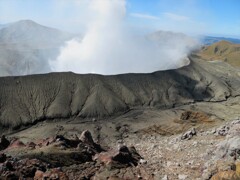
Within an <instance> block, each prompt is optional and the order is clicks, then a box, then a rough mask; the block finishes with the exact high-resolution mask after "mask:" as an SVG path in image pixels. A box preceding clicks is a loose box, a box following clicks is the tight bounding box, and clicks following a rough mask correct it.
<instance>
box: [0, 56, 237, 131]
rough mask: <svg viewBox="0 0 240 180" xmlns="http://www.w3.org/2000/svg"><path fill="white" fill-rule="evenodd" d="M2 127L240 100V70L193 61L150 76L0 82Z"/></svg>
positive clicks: (70, 76) (68, 75)
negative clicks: (144, 109)
mask: <svg viewBox="0 0 240 180" xmlns="http://www.w3.org/2000/svg"><path fill="white" fill-rule="evenodd" d="M0 84H1V88H0V124H1V126H2V127H10V128H16V127H19V126H22V125H28V124H31V123H35V122H37V121H39V120H44V119H59V118H70V117H74V116H77V117H83V118H85V117H90V118H95V117H97V118H99V117H109V116H112V115H116V114H118V113H123V112H125V111H128V110H129V109H131V108H135V107H156V108H160V109H161V108H167V107H173V106H176V105H183V104H187V103H191V102H194V101H224V100H226V98H228V97H229V96H237V95H240V78H239V70H237V69H234V68H232V67H230V66H228V65H227V64H225V63H215V64H214V63H211V65H210V64H209V62H203V61H201V60H199V59H194V58H191V63H190V65H188V66H186V67H183V68H180V69H177V70H168V71H159V72H154V73H151V74H122V75H114V76H102V75H94V74H86V75H80V74H74V73H70V72H66V73H50V74H42V75H30V76H20V77H2V78H0Z"/></svg>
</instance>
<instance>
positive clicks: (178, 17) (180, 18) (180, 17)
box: [163, 12, 190, 21]
mask: <svg viewBox="0 0 240 180" xmlns="http://www.w3.org/2000/svg"><path fill="white" fill-rule="evenodd" d="M163 15H164V16H165V17H167V18H169V19H171V20H174V21H188V20H190V17H188V16H183V15H179V14H174V13H170V12H165V13H163Z"/></svg>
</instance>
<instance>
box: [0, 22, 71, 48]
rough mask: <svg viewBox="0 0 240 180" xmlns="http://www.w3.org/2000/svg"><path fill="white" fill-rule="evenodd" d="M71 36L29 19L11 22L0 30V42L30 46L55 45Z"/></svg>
mask: <svg viewBox="0 0 240 180" xmlns="http://www.w3.org/2000/svg"><path fill="white" fill-rule="evenodd" d="M71 37H72V35H71V34H69V33H65V32H61V31H59V30H57V29H54V28H49V27H46V26H42V25H40V24H37V23H35V22H34V21H31V20H22V21H18V22H16V23H11V24H10V25H8V26H7V27H3V28H2V29H1V30H0V43H1V44H26V45H29V46H31V47H38V46H40V45H47V46H49V44H50V45H56V44H58V43H62V42H63V41H66V40H68V39H70V38H71Z"/></svg>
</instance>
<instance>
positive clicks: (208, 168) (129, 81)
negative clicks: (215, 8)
mask: <svg viewBox="0 0 240 180" xmlns="http://www.w3.org/2000/svg"><path fill="white" fill-rule="evenodd" d="M189 58H190V64H189V65H187V66H185V67H182V68H180V69H176V70H167V71H159V72H154V73H150V74H122V75H113V76H103V75H95V74H85V75H80V74H74V73H70V72H69V73H67V72H66V73H50V74H42V75H29V76H19V77H17V76H16V77H1V78H0V83H1V89H0V99H1V100H0V102H1V106H0V115H1V116H0V124H1V134H2V135H5V136H2V138H1V141H0V148H1V155H0V167H1V168H0V171H1V178H7V179H18V178H23V179H24V178H30V179H33V178H34V179H42V178H47V179H54V178H55V179H210V178H212V179H214V178H215V179H216V178H217V179H219V178H222V177H225V176H227V177H229V178H228V179H233V178H234V177H236V178H235V179H239V175H238V173H239V172H238V171H239V164H238V163H237V160H238V158H239V154H238V153H239V149H240V147H239V138H240V137H239V128H238V124H239V117H240V114H239V112H240V111H239V109H240V104H239V100H240V99H239V98H240V96H239V95H240V78H239V77H240V70H239V69H237V68H234V67H232V66H231V65H229V64H227V63H225V62H208V61H204V60H201V59H199V58H198V57H195V56H190V57H189Z"/></svg>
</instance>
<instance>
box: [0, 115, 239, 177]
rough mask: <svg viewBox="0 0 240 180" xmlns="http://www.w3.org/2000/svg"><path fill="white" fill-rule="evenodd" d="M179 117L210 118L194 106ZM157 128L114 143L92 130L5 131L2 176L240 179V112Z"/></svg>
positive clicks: (0, 165)
mask: <svg viewBox="0 0 240 180" xmlns="http://www.w3.org/2000/svg"><path fill="white" fill-rule="evenodd" d="M179 121H183V122H184V121H192V122H196V121H205V122H207V123H211V122H210V119H209V117H208V116H206V115H205V114H202V113H199V112H192V111H186V112H184V113H182V115H181V117H180V119H179ZM154 128H155V130H154ZM159 132H162V131H157V130H156V127H151V128H148V129H146V130H144V132H142V131H141V132H140V134H139V133H135V134H125V138H124V140H118V142H115V143H110V144H109V146H111V147H109V146H106V145H100V144H98V143H96V142H95V141H94V140H93V138H92V135H91V133H90V132H89V131H83V132H82V133H81V135H78V134H76V135H75V136H71V137H68V138H67V137H64V136H63V135H56V136H54V137H49V138H44V139H38V140H37V141H28V142H25V143H24V142H22V141H21V138H17V137H13V136H12V137H9V138H6V137H5V136H2V138H1V141H0V149H1V153H0V174H1V175H0V177H1V178H2V179H92V180H105V179H109V180H131V179H145V180H151V179H156V180H158V179H159V180H161V179H162V180H172V179H173V180H175V179H176V180H177V179H179V180H192V179H196V180H197V179H199V180H201V179H204V180H208V179H211V180H216V179H217V180H218V179H229V180H233V179H240V163H239V157H240V118H239V117H236V118H235V119H233V120H231V121H227V122H224V121H223V122H222V123H220V124H219V125H218V126H215V127H213V128H208V129H207V130H204V129H199V128H194V127H193V128H190V129H189V130H188V131H185V132H183V133H180V134H176V135H166V134H159ZM23 139H24V138H23ZM114 144H115V145H114ZM133 145H134V146H133Z"/></svg>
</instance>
